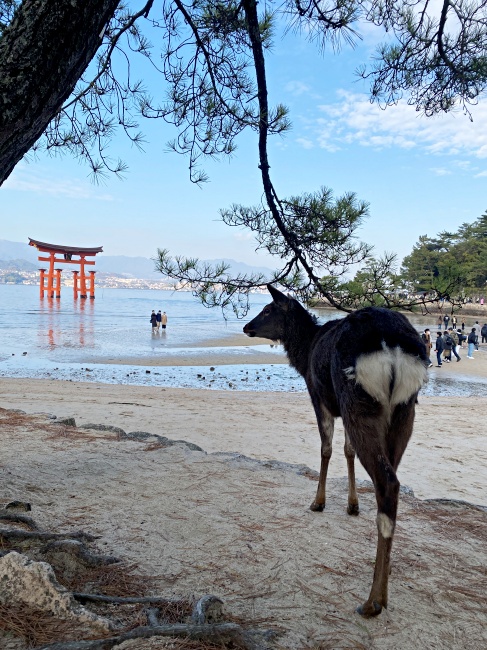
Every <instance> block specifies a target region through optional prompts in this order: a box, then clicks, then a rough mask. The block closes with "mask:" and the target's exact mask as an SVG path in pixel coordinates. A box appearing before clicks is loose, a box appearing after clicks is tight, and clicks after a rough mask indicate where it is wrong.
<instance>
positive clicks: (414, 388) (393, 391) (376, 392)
mask: <svg viewBox="0 0 487 650" xmlns="http://www.w3.org/2000/svg"><path fill="white" fill-rule="evenodd" d="M345 374H346V375H347V376H348V378H349V379H350V380H355V382H356V383H357V384H359V385H360V386H361V387H362V388H363V390H365V392H366V393H368V394H369V395H370V396H371V397H372V398H373V399H374V400H376V401H377V402H379V403H380V404H382V405H383V406H384V407H388V408H389V409H393V408H394V407H395V406H396V405H398V404H404V403H406V402H408V401H409V400H410V399H411V397H412V396H413V395H415V394H417V392H418V391H419V389H420V388H421V387H422V386H423V385H424V384H425V383H426V382H427V381H428V374H427V370H426V364H425V362H424V360H423V359H421V358H420V357H418V356H414V355H412V354H409V353H407V352H404V350H402V349H401V348H400V347H399V346H397V347H388V346H387V345H386V344H385V343H383V344H382V349H381V350H378V351H376V352H369V353H366V354H362V355H360V356H359V357H358V358H357V361H356V363H355V367H354V368H346V369H345Z"/></svg>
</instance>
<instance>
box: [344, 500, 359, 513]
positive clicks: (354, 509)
mask: <svg viewBox="0 0 487 650" xmlns="http://www.w3.org/2000/svg"><path fill="white" fill-rule="evenodd" d="M347 513H348V514H349V515H358V513H359V507H358V503H349V504H348V507H347Z"/></svg>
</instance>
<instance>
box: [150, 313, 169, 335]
mask: <svg viewBox="0 0 487 650" xmlns="http://www.w3.org/2000/svg"><path fill="white" fill-rule="evenodd" d="M150 322H151V325H152V334H156V333H157V332H158V331H159V330H160V329H161V328H162V329H163V330H165V329H166V326H167V314H166V312H165V311H164V312H162V313H161V310H160V309H159V311H158V312H157V314H156V312H155V310H154V309H153V310H152V314H151V315H150Z"/></svg>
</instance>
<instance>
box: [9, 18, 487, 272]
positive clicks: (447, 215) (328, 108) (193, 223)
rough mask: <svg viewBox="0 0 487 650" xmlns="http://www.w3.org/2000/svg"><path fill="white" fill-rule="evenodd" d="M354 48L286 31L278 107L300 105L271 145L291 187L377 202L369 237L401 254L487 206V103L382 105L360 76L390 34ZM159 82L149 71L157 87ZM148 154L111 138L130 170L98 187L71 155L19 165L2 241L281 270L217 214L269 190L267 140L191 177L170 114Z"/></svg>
mask: <svg viewBox="0 0 487 650" xmlns="http://www.w3.org/2000/svg"><path fill="white" fill-rule="evenodd" d="M363 35H364V39H363V41H362V42H360V43H359V44H358V45H357V47H356V48H355V49H351V48H350V47H349V46H347V45H344V46H343V48H342V50H341V51H340V52H339V53H338V54H335V53H333V51H332V50H331V48H330V49H329V50H327V51H325V53H320V52H318V50H317V48H316V45H315V44H313V43H309V42H307V41H306V39H305V38H304V37H302V36H301V37H298V36H296V35H294V34H292V33H288V34H287V35H286V36H285V37H281V36H279V35H276V38H275V40H274V46H273V48H272V52H271V54H270V55H269V56H268V80H269V89H270V102H271V103H273V104H276V103H278V102H282V103H284V104H286V105H287V106H289V108H290V111H291V112H290V118H291V120H292V123H293V128H292V130H291V131H290V132H289V133H288V134H287V135H286V136H285V137H284V138H280V137H277V138H273V139H272V140H271V142H270V147H269V152H270V164H271V172H272V174H273V181H274V184H275V186H276V188H277V190H278V192H279V193H280V194H281V195H282V196H289V195H291V194H298V193H302V192H310V191H314V190H317V189H319V188H320V187H321V186H327V187H330V188H332V189H333V190H334V193H335V195H337V196H338V195H340V194H342V193H344V192H347V191H353V192H355V193H356V194H357V197H358V198H359V199H361V200H365V201H367V202H369V203H370V217H369V218H368V219H367V220H366V222H365V224H364V226H363V227H362V228H361V229H360V232H359V236H360V238H361V239H362V240H364V241H366V242H368V243H370V244H373V245H374V246H375V250H376V253H377V254H382V253H383V252H384V251H388V252H391V251H392V252H396V253H397V254H398V258H399V259H402V257H404V256H405V255H407V254H408V253H409V252H410V251H411V248H412V246H413V245H414V243H415V242H416V241H417V240H418V238H419V236H420V235H424V234H427V235H430V236H434V235H435V234H436V233H438V232H439V231H441V230H456V229H457V228H458V227H459V226H460V224H461V223H463V222H472V221H474V220H475V219H477V218H478V217H479V216H480V215H481V214H482V213H483V212H484V211H485V210H486V209H487V196H486V191H485V188H486V182H487V129H486V128H485V124H486V123H487V102H486V101H483V102H480V103H479V105H478V106H476V107H473V109H472V116H473V122H471V121H470V120H469V119H468V118H467V117H465V116H464V115H463V114H462V113H461V112H458V113H455V114H450V115H442V116H439V117H436V118H425V117H422V116H421V115H420V114H419V113H417V112H416V111H415V109H414V108H412V107H409V106H407V105H406V104H405V103H401V104H399V105H398V106H395V107H391V108H388V109H387V110H385V111H384V110H381V109H380V108H378V107H377V106H375V105H371V104H370V102H369V101H368V95H367V90H368V88H367V84H366V83H365V82H362V81H360V80H358V78H357V77H356V75H355V74H354V71H355V70H356V68H357V67H358V66H359V65H360V64H361V63H363V62H365V61H367V60H368V59H370V57H371V55H372V54H373V52H374V49H375V46H376V44H377V43H378V41H379V40H380V38H381V36H380V33H379V32H378V31H377V30H375V29H371V28H367V29H366V30H365V33H364V34H363ZM156 84H158V85H159V86H160V81H158V80H157V79H155V78H154V77H151V78H147V80H146V85H147V86H148V87H149V88H150V89H151V91H152V92H153V94H157V92H156ZM141 129H142V131H143V132H144V134H145V137H146V140H147V142H146V144H145V145H144V149H145V152H143V153H141V152H139V151H138V150H137V149H136V148H134V147H131V146H130V145H129V143H128V142H127V141H126V139H125V138H124V137H123V136H122V135H120V136H119V137H117V138H116V139H115V140H114V142H113V144H112V147H111V154H112V156H113V157H114V158H116V157H118V156H120V157H121V158H123V159H124V160H125V162H127V163H128V166H129V170H128V172H127V174H126V175H125V178H124V180H123V181H120V180H118V179H117V178H116V177H110V178H109V179H108V180H107V181H106V182H105V183H104V184H102V185H94V184H93V183H92V182H91V180H90V178H89V170H88V169H87V168H86V167H85V166H83V165H80V164H79V163H78V162H77V161H75V160H73V159H70V158H69V157H66V156H65V157H62V158H54V159H53V158H49V157H47V156H44V155H43V156H41V157H40V158H39V159H38V160H31V161H29V162H25V161H23V162H21V163H20V164H19V165H18V166H17V168H16V169H15V171H14V173H13V174H12V175H11V177H10V178H9V179H8V180H7V181H6V182H5V183H4V185H3V186H2V187H1V188H0V211H1V215H2V219H1V223H2V228H1V235H0V237H1V238H2V239H8V240H11V241H24V242H27V237H32V238H34V239H40V240H43V241H49V242H53V243H62V244H67V245H76V244H78V245H81V246H83V245H85V246H92V245H93V246H99V245H102V246H103V247H104V251H105V253H106V254H108V255H130V256H136V255H141V256H144V257H154V256H155V254H156V250H157V248H158V247H160V248H168V249H169V250H170V252H171V253H172V254H176V255H186V256H191V257H199V258H202V259H215V258H233V259H236V260H238V261H242V262H246V263H248V264H254V265H260V266H262V265H266V266H273V262H272V259H271V258H269V257H267V256H265V255H264V254H263V253H259V254H257V253H255V251H254V249H255V245H254V243H253V240H252V238H251V237H250V236H249V234H248V233H247V232H245V231H241V230H237V229H233V228H229V227H227V226H225V225H224V224H223V223H221V221H220V220H219V213H218V211H219V209H220V208H225V207H228V206H229V205H230V204H231V203H243V204H245V205H253V204H256V203H257V202H258V201H259V200H260V197H261V193H262V189H261V184H260V176H259V170H258V168H257V142H256V136H255V134H253V133H250V132H249V133H244V134H243V135H242V136H241V137H240V138H239V139H238V140H237V145H238V149H237V152H236V154H235V155H234V157H233V158H232V159H231V160H230V161H228V160H225V161H222V162H213V161H210V162H208V163H207V164H205V169H206V171H207V172H208V174H209V176H210V182H209V183H207V184H206V185H204V186H203V187H202V188H199V187H197V186H194V185H192V184H191V183H190V181H189V177H188V161H187V160H186V159H185V158H184V157H182V156H178V155H176V154H174V153H170V152H168V151H167V146H166V143H167V141H168V140H170V139H172V138H173V137H174V136H175V131H174V130H173V128H172V127H170V126H168V125H166V124H164V123H162V122H154V121H151V122H141Z"/></svg>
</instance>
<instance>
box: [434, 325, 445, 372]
mask: <svg viewBox="0 0 487 650" xmlns="http://www.w3.org/2000/svg"><path fill="white" fill-rule="evenodd" d="M444 349H445V343H444V341H443V337H442V336H441V332H436V347H435V352H436V359H437V361H438V365H437V366H436V367H437V368H441V366H442V363H441V353H442V352H443V350H444Z"/></svg>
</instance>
